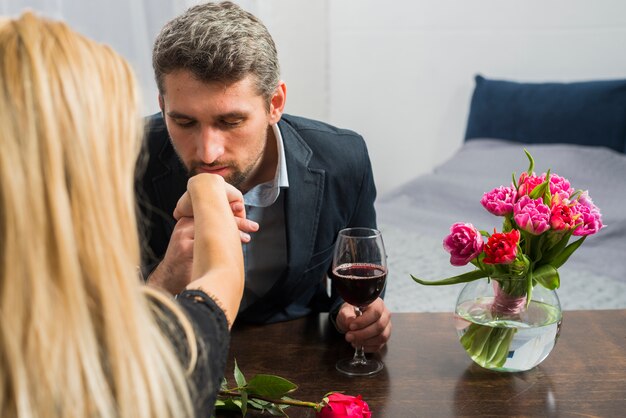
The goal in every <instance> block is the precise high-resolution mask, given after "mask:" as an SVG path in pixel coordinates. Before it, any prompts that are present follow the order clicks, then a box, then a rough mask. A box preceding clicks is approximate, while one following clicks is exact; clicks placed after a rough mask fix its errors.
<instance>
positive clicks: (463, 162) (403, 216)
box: [376, 139, 626, 312]
mask: <svg viewBox="0 0 626 418" xmlns="http://www.w3.org/2000/svg"><path fill="white" fill-rule="evenodd" d="M523 149H524V145H522V144H519V143H513V142H507V141H500V140H492V139H480V140H473V141H470V142H466V143H464V144H463V146H462V147H461V149H460V150H459V151H458V152H457V153H456V154H455V155H454V156H453V157H452V158H451V159H450V160H448V161H447V162H445V163H444V164H442V165H441V166H439V167H437V168H436V169H435V170H434V172H433V173H431V174H428V175H423V176H420V177H418V178H416V179H414V180H412V181H410V182H408V183H406V184H405V185H403V186H401V187H399V188H398V189H396V190H394V191H392V192H390V193H387V194H385V195H382V196H380V197H379V199H378V201H377V203H376V207H377V212H378V224H379V228H380V230H381V231H382V233H383V237H384V240H385V245H386V247H387V252H388V257H389V276H388V283H387V291H386V297H385V300H386V302H387V305H388V306H389V307H390V309H391V310H392V312H393V311H395V312H420V311H430V312H445V311H452V310H453V308H454V304H455V301H456V297H457V295H458V293H459V291H460V288H461V287H462V286H463V285H453V286H437V287H432V286H422V285H419V284H417V283H415V282H413V280H412V279H411V278H410V276H409V274H411V273H412V274H414V275H416V276H419V277H422V278H424V279H428V280H435V279H440V278H444V277H448V276H452V275H457V274H460V273H463V272H465V271H469V270H471V269H472V266H471V265H469V266H466V267H453V266H451V265H450V263H449V255H448V253H446V252H445V251H444V250H443V247H442V240H443V238H444V237H445V236H446V235H447V234H448V232H449V228H450V225H452V224H453V223H455V222H469V223H472V224H474V226H476V227H477V228H479V229H483V230H493V228H494V227H495V228H497V229H498V230H499V231H500V230H501V222H502V218H500V217H496V216H494V215H491V214H490V213H488V212H487V211H486V210H485V209H483V207H482V205H481V204H480V198H481V197H482V195H483V193H485V192H487V191H490V190H492V189H493V188H495V187H497V186H500V185H509V184H510V183H511V174H512V173H513V172H515V173H516V176H519V174H520V173H521V172H522V171H525V170H526V169H527V168H528V160H527V158H526V156H525V154H524V151H523ZM526 149H527V150H528V151H529V152H530V153H531V154H532V155H533V157H534V159H535V172H537V173H543V172H546V171H547V170H548V169H551V172H552V173H556V174H558V175H560V176H562V177H565V178H567V179H568V180H569V181H570V183H571V185H572V187H574V188H576V189H583V190H589V194H590V196H591V197H592V199H593V201H594V203H595V204H596V205H597V206H598V207H599V208H600V210H601V213H602V220H603V222H604V224H605V225H607V226H606V228H604V229H602V230H601V231H600V232H599V233H598V234H596V235H592V236H589V237H588V238H587V239H586V241H585V243H584V244H583V245H582V246H581V247H580V248H579V249H578V251H576V252H575V253H574V254H573V255H572V257H571V258H570V260H569V261H568V262H567V263H566V264H565V265H564V266H563V267H561V268H560V269H559V272H560V276H561V287H560V288H559V289H558V290H557V292H558V294H559V297H560V299H561V305H562V307H563V309H565V310H575V309H611V308H626V155H624V154H620V153H617V152H615V151H612V150H609V149H607V148H603V147H587V146H579V145H561V144H559V145H556V144H555V145H528V146H526Z"/></svg>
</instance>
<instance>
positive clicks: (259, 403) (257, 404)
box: [248, 398, 270, 410]
mask: <svg viewBox="0 0 626 418" xmlns="http://www.w3.org/2000/svg"><path fill="white" fill-rule="evenodd" d="M269 404H270V402H267V401H263V400H261V399H251V398H248V405H250V406H251V407H252V408H254V409H260V410H264V409H265V407H266V406H267V405H269Z"/></svg>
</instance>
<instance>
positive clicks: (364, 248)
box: [331, 228, 387, 376]
mask: <svg viewBox="0 0 626 418" xmlns="http://www.w3.org/2000/svg"><path fill="white" fill-rule="evenodd" d="M331 277H332V279H333V282H334V284H335V288H336V289H337V291H338V292H339V295H340V296H341V297H342V298H343V300H344V301H346V302H347V303H349V304H350V305H353V306H354V312H355V314H356V316H357V317H358V316H361V315H362V313H363V311H364V310H365V309H366V308H367V306H368V305H369V304H370V303H372V302H374V301H375V300H376V299H377V298H378V296H380V293H381V292H382V291H383V288H384V287H385V279H386V277H387V256H386V254H385V246H384V244H383V237H382V235H381V233H380V231H378V230H376V229H372V228H347V229H342V230H341V231H339V235H338V236H337V242H336V243H335V251H334V256H333V265H332V270H331ZM335 367H336V368H337V370H338V371H339V372H341V373H343V374H346V375H349V376H369V375H373V374H375V373H378V372H379V371H381V370H382V369H383V363H382V362H381V361H379V360H376V359H368V358H366V357H365V353H364V351H363V346H362V345H357V348H356V351H355V353H354V356H353V357H351V358H346V359H342V360H339V361H338V362H337V364H336V366H335Z"/></svg>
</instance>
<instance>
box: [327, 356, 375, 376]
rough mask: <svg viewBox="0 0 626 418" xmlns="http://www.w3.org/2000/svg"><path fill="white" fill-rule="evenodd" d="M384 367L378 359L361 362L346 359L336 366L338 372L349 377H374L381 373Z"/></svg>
mask: <svg viewBox="0 0 626 418" xmlns="http://www.w3.org/2000/svg"><path fill="white" fill-rule="evenodd" d="M383 367H384V366H383V363H382V362H381V361H378V360H376V359H367V360H364V361H359V360H355V359H354V358H346V359H342V360H339V361H338V362H337V364H335V368H336V369H337V371H338V372H340V373H343V374H345V375H347V376H372V375H375V374H376V373H378V372H380V371H381V370H382V369H383Z"/></svg>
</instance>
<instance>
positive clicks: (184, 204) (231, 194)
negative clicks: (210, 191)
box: [174, 183, 259, 243]
mask: <svg viewBox="0 0 626 418" xmlns="http://www.w3.org/2000/svg"><path fill="white" fill-rule="evenodd" d="M224 188H225V190H226V198H227V199H228V203H229V204H230V209H231V210H232V211H233V216H234V217H235V222H236V223H237V228H239V236H240V237H241V242H243V243H246V242H250V234H249V233H250V232H256V231H258V230H259V224H258V223H256V222H254V221H251V220H249V219H246V207H245V206H244V201H243V195H242V194H241V192H240V191H239V190H237V189H236V188H235V187H233V186H231V185H230V184H228V183H224ZM183 217H191V218H193V208H192V205H191V198H190V197H189V192H185V194H183V195H182V197H181V198H180V199H179V200H178V203H177V204H176V209H174V219H176V220H178V219H180V218H183Z"/></svg>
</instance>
